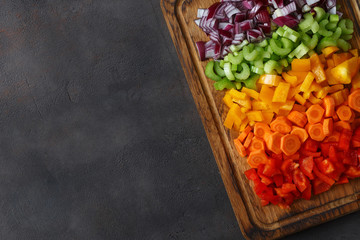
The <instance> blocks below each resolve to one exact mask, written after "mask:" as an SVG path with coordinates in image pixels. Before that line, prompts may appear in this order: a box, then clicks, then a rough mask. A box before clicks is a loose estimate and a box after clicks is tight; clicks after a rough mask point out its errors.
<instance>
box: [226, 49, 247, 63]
mask: <svg viewBox="0 0 360 240" xmlns="http://www.w3.org/2000/svg"><path fill="white" fill-rule="evenodd" d="M227 57H228V59H229V62H230V63H232V64H235V65H239V64H240V63H241V62H242V61H243V60H244V54H243V52H242V51H241V52H239V54H238V55H237V56H234V55H233V54H232V53H229V54H228V55H227Z"/></svg>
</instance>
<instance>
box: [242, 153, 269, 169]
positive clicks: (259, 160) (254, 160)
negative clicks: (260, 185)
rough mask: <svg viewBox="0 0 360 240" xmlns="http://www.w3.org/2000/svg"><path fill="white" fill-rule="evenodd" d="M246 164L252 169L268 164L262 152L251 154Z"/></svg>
mask: <svg viewBox="0 0 360 240" xmlns="http://www.w3.org/2000/svg"><path fill="white" fill-rule="evenodd" d="M247 162H248V164H249V165H250V167H252V168H257V167H258V166H259V165H260V164H267V163H268V162H269V159H268V157H267V156H266V153H265V151H264V150H258V151H254V152H251V153H250V154H249V157H248V158H247Z"/></svg>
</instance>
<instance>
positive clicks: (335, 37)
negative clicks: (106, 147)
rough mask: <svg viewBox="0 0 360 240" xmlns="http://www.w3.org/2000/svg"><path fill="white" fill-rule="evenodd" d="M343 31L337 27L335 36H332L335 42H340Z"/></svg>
mask: <svg viewBox="0 0 360 240" xmlns="http://www.w3.org/2000/svg"><path fill="white" fill-rule="evenodd" d="M341 33H342V30H341V28H340V27H337V28H336V30H335V32H334V33H333V35H331V38H332V39H334V40H338V39H339V38H340V36H341Z"/></svg>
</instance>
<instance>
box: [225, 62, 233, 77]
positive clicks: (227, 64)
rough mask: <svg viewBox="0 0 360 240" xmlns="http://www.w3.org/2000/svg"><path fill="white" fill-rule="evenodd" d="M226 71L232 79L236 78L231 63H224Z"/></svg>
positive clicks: (226, 74) (227, 75)
mask: <svg viewBox="0 0 360 240" xmlns="http://www.w3.org/2000/svg"><path fill="white" fill-rule="evenodd" d="M224 72H225V76H226V77H227V78H228V79H229V80H231V81H233V80H235V77H234V74H233V73H232V71H231V63H225V64H224Z"/></svg>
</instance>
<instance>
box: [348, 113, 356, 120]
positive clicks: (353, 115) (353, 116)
mask: <svg viewBox="0 0 360 240" xmlns="http://www.w3.org/2000/svg"><path fill="white" fill-rule="evenodd" d="M355 117H356V116H355V113H354V111H353V110H351V118H350V119H349V121H348V122H349V123H352V122H354V121H355Z"/></svg>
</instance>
